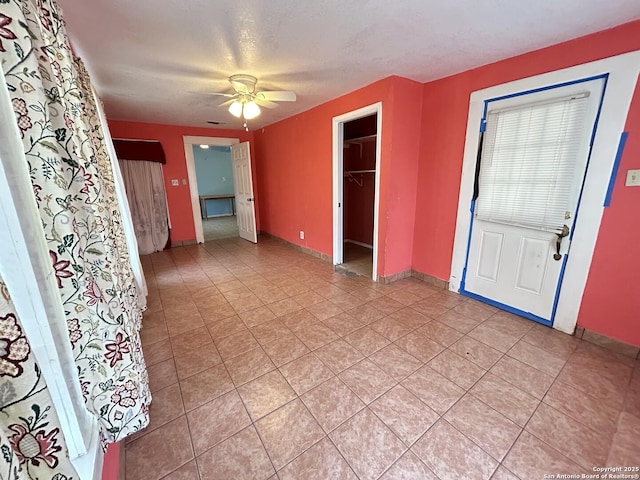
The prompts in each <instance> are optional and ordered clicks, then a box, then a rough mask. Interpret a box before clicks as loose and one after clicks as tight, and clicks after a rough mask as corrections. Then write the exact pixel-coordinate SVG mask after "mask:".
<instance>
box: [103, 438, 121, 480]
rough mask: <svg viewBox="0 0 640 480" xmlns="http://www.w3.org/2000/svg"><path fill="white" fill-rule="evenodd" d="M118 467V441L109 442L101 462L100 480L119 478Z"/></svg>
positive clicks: (117, 479)
mask: <svg viewBox="0 0 640 480" xmlns="http://www.w3.org/2000/svg"><path fill="white" fill-rule="evenodd" d="M120 468H121V464H120V443H110V444H109V446H108V447H107V451H106V452H105V454H104V460H103V463H102V480H119V478H120Z"/></svg>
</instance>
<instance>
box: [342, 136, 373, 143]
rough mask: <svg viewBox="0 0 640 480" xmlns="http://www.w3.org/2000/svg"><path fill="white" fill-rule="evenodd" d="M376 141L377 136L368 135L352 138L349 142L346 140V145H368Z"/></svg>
mask: <svg viewBox="0 0 640 480" xmlns="http://www.w3.org/2000/svg"><path fill="white" fill-rule="evenodd" d="M375 141H376V135H366V136H364V137H357V138H350V139H349V140H345V141H344V143H368V142H375Z"/></svg>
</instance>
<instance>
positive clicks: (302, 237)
mask: <svg viewBox="0 0 640 480" xmlns="http://www.w3.org/2000/svg"><path fill="white" fill-rule="evenodd" d="M300 240H304V230H300Z"/></svg>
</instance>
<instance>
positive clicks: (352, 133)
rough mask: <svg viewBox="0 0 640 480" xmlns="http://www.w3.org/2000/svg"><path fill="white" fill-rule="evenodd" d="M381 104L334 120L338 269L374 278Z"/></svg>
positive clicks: (375, 278)
mask: <svg viewBox="0 0 640 480" xmlns="http://www.w3.org/2000/svg"><path fill="white" fill-rule="evenodd" d="M380 117H381V105H380V104H375V105H372V106H370V107H365V108H362V109H360V110H357V111H355V112H351V113H348V114H345V115H342V116H340V117H336V118H334V200H335V207H334V256H333V263H334V264H335V265H336V270H337V271H340V272H342V273H344V274H346V275H350V276H355V275H364V276H368V277H371V278H373V280H374V281H375V280H377V243H378V242H377V230H378V229H377V212H378V198H377V197H378V191H379V184H380V179H379V163H380V162H379V156H380V128H381V125H380V120H381V118H380Z"/></svg>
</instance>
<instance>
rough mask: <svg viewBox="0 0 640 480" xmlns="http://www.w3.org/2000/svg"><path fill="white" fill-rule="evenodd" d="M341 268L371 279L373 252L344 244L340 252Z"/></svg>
mask: <svg viewBox="0 0 640 480" xmlns="http://www.w3.org/2000/svg"><path fill="white" fill-rule="evenodd" d="M342 260H343V263H342V265H341V267H342V268H344V269H345V270H347V271H349V272H354V273H356V274H358V275H364V276H366V277H369V278H371V275H372V272H373V250H372V249H371V248H367V247H362V246H360V245H356V244H355V243H350V242H345V243H344V247H343V251H342Z"/></svg>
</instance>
